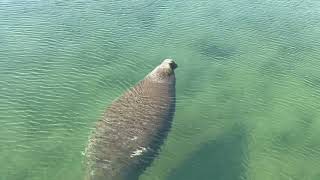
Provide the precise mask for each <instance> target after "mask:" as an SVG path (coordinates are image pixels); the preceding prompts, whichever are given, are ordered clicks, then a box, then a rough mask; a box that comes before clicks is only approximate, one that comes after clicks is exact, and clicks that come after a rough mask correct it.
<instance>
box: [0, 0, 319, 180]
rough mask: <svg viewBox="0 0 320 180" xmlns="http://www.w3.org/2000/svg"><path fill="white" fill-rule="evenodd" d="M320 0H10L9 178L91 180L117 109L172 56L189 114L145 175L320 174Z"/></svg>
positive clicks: (4, 26)
mask: <svg viewBox="0 0 320 180" xmlns="http://www.w3.org/2000/svg"><path fill="white" fill-rule="evenodd" d="M319 39H320V2H319V1H316V0H306V1H300V0H281V1H276V0H258V1H252V0H230V1H225V0H215V1H210V0H206V1H202V0H199V1H194V0H183V1H182V0H130V1H129V0H123V1H118V0H110V1H81V0H78V1H76V0H72V1H62V0H61V1H59V0H49V1H45V0H28V1H27V0H26V1H22V0H2V1H0V123H1V126H0V154H1V155H0V167H1V168H0V180H57V179H62V180H79V179H82V177H83V162H82V161H83V155H82V153H83V150H84V148H85V146H86V143H87V139H88V135H89V133H90V131H91V129H92V128H93V126H94V124H95V122H96V121H97V120H98V119H99V117H100V116H101V113H102V112H103V111H104V109H105V107H106V106H108V105H109V104H110V102H111V101H112V100H113V99H115V98H116V97H118V96H119V95H120V94H121V93H122V92H123V91H125V90H126V89H127V88H128V87H130V86H132V85H133V84H135V83H136V82H137V81H139V80H140V79H141V78H143V77H144V75H145V74H147V73H148V72H149V71H150V70H152V69H153V68H154V67H155V66H156V65H158V64H159V63H160V62H161V61H162V59H164V58H173V59H175V60H176V62H177V63H178V65H179V68H178V69H177V71H176V76H177V98H178V99H177V109H176V116H175V119H174V122H173V126H172V129H171V131H170V134H169V137H168V139H167V141H166V142H165V144H164V145H163V147H162V150H161V153H160V155H159V156H158V158H157V159H156V160H155V161H154V163H153V164H152V166H151V167H149V168H148V169H147V170H146V171H145V173H144V174H142V175H141V177H140V179H141V180H196V179H201V180H212V179H215V180H270V179H277V180H302V179H303V180H318V179H320V141H319V137H320V110H319V109H320V104H319V102H320V61H319V57H320V56H319V55H320V48H319V45H320V41H319Z"/></svg>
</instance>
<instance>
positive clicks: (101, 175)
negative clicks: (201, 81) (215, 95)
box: [85, 59, 177, 180]
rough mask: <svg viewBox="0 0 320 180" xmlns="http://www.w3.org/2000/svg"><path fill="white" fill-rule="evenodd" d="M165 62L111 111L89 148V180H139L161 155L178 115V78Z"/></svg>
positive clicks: (87, 163) (98, 123) (118, 100)
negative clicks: (176, 96)
mask: <svg viewBox="0 0 320 180" xmlns="http://www.w3.org/2000/svg"><path fill="white" fill-rule="evenodd" d="M176 67H177V65H176V64H175V62H174V61H173V60H171V59H166V60H164V61H163V62H162V63H161V64H160V65H159V66H157V67H156V68H155V69H154V70H153V71H152V72H151V73H149V74H148V75H147V76H146V77H145V78H144V79H143V80H141V81H140V82H139V83H138V84H136V85H135V86H134V87H133V88H131V89H130V90H128V91H127V92H125V93H124V94H123V95H122V96H121V97H120V98H118V99H117V100H115V101H114V102H113V103H112V104H111V106H110V107H109V108H107V110H106V112H105V114H104V116H103V118H102V119H101V120H100V121H98V122H97V124H96V129H95V130H94V131H93V133H92V135H91V137H90V139H89V142H88V146H87V148H86V152H85V154H86V178H85V179H86V180H137V179H138V177H139V175H140V174H141V173H142V171H143V170H144V169H145V168H146V167H147V166H148V165H150V163H151V162H152V160H153V159H154V157H155V156H156V155H157V152H158V149H159V148H160V145H161V144H162V142H163V140H164V138H165V137H166V134H167V132H168V130H169V128H170V125H171V121H172V118H173V115H174V111H175V74H174V69H175V68H176Z"/></svg>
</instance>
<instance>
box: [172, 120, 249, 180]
mask: <svg viewBox="0 0 320 180" xmlns="http://www.w3.org/2000/svg"><path fill="white" fill-rule="evenodd" d="M246 144H247V143H246V131H245V129H244V128H242V127H239V126H235V127H234V128H232V129H231V130H230V131H228V132H227V133H225V134H223V135H222V136H220V137H218V138H216V140H213V141H209V142H207V143H205V144H204V145H203V146H202V147H200V149H198V150H197V151H195V152H194V153H192V154H191V156H190V157H189V158H188V159H187V160H186V161H185V162H183V163H182V165H181V166H180V167H178V168H176V169H174V170H172V171H171V173H170V174H169V176H168V178H167V179H168V180H197V179H201V180H240V179H245V177H244V175H245V174H244V171H245V164H246V163H245V160H246V159H245V151H246Z"/></svg>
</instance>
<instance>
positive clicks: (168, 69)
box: [147, 59, 178, 82]
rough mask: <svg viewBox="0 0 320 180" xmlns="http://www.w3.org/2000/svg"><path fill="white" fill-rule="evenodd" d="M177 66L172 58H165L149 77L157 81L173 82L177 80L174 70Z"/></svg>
mask: <svg viewBox="0 0 320 180" xmlns="http://www.w3.org/2000/svg"><path fill="white" fill-rule="evenodd" d="M177 67H178V65H177V64H176V63H175V62H174V61H173V60H172V59H165V60H163V61H162V63H161V64H160V65H159V66H157V67H156V68H155V69H154V70H153V71H152V72H151V73H150V74H149V75H148V76H147V77H149V78H151V79H152V80H154V81H157V82H171V81H173V80H175V76H174V70H175V69H176V68H177Z"/></svg>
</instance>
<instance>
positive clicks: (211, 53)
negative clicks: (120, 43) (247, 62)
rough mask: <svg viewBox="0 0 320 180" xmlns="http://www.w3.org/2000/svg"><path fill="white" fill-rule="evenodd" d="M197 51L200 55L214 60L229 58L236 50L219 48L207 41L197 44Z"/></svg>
mask: <svg viewBox="0 0 320 180" xmlns="http://www.w3.org/2000/svg"><path fill="white" fill-rule="evenodd" d="M198 50H199V52H200V53H201V54H203V55H206V56H208V57H212V58H215V59H225V58H229V57H231V56H233V55H234V54H235V53H236V50H235V49H234V48H232V47H227V46H220V45H218V44H215V43H214V42H211V41H207V40H206V41H203V42H200V43H199V44H198Z"/></svg>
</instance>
